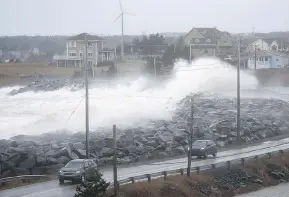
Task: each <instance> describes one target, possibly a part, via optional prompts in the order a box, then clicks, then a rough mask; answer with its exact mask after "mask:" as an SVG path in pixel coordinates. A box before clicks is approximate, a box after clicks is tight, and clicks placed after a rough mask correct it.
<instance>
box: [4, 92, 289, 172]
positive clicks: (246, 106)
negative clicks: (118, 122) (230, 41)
mask: <svg viewBox="0 0 289 197" xmlns="http://www.w3.org/2000/svg"><path fill="white" fill-rule="evenodd" d="M191 99H194V114H195V119H194V139H213V140H215V141H216V143H217V144H218V146H219V147H226V146H228V145H230V144H233V143H234V141H235V140H236V136H237V132H236V130H237V129H236V121H235V117H236V107H235V106H236V100H235V99H229V98H219V97H215V96H214V97H208V96H204V95H197V96H196V95H195V96H194V97H193V96H187V97H186V98H184V99H183V100H181V101H180V102H179V104H178V106H177V108H176V110H175V114H174V116H173V117H172V119H171V120H158V121H157V120H151V121H149V123H148V124H147V126H146V127H139V128H126V129H120V128H118V129H117V134H118V136H117V147H118V163H119V164H127V163H133V162H137V161H146V160H150V159H155V158H166V157H173V156H178V155H184V154H185V153H186V150H187V147H188V130H187V128H188V122H189V121H190V117H189V114H190V108H191ZM241 109H242V111H241V139H242V142H243V143H248V142H252V141H256V140H262V139H265V138H270V137H274V136H278V135H283V134H286V133H287V132H288V128H289V123H288V122H286V121H287V120H288V118H289V104H288V103H287V102H284V101H282V100H277V99H242V100H241ZM111 130H112V128H99V129H98V130H97V131H91V134H90V141H89V147H90V150H89V152H90V157H92V158H95V159H96V161H97V162H98V163H99V165H106V164H111V163H112V155H113V149H112V144H113V141H112V131H111ZM0 153H1V160H2V167H1V177H7V176H15V175H21V174H55V173H57V171H58V169H59V168H60V167H61V166H63V165H64V164H66V163H67V162H68V161H69V160H71V159H77V158H84V157H85V134H84V132H79V133H70V132H65V131H62V132H56V133H55V132H54V133H46V134H42V135H39V136H25V135H19V136H15V137H13V138H11V139H10V140H0Z"/></svg>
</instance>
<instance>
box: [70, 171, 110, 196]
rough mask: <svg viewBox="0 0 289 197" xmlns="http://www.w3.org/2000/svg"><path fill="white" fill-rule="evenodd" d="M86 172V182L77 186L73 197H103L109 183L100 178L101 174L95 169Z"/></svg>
mask: <svg viewBox="0 0 289 197" xmlns="http://www.w3.org/2000/svg"><path fill="white" fill-rule="evenodd" d="M87 174H88V175H87V177H86V182H85V183H81V184H80V185H79V186H77V188H76V194H75V195H74V197H104V196H105V195H106V194H105V192H106V189H107V188H108V186H109V183H107V182H106V181H105V180H104V179H103V178H102V174H101V173H100V172H99V171H98V170H96V169H91V171H90V172H88V173H87Z"/></svg>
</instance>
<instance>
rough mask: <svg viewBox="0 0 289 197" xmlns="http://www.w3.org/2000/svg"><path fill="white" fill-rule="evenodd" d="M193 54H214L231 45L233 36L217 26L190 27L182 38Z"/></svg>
mask: <svg viewBox="0 0 289 197" xmlns="http://www.w3.org/2000/svg"><path fill="white" fill-rule="evenodd" d="M183 42H184V45H185V46H189V47H190V49H191V53H192V55H193V56H195V57H197V56H203V55H205V56H215V55H218V54H220V53H222V52H223V51H225V53H226V51H228V50H229V51H230V50H231V49H232V47H233V37H232V36H231V34H230V33H228V32H226V31H219V30H218V29H217V28H192V29H191V31H189V32H188V33H187V34H186V35H185V36H184V39H183Z"/></svg>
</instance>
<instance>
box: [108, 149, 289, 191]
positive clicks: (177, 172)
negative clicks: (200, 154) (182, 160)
mask: <svg viewBox="0 0 289 197" xmlns="http://www.w3.org/2000/svg"><path fill="white" fill-rule="evenodd" d="M288 151H289V148H288V149H284V150H275V151H271V152H267V153H264V154H260V155H255V156H249V157H243V158H238V159H233V160H228V161H225V162H223V161H222V162H214V163H212V164H208V165H202V166H195V167H192V168H191V169H190V170H191V172H196V173H198V174H199V173H200V172H201V171H205V170H210V169H215V168H219V167H224V166H227V169H228V171H229V172H230V171H231V169H232V165H234V164H241V165H242V166H245V161H246V160H247V161H248V160H251V161H252V159H253V160H254V161H255V162H257V161H258V160H259V159H260V158H263V157H265V156H267V157H269V158H270V157H271V156H272V155H274V154H276V153H279V154H283V153H284V152H288ZM186 170H187V168H181V169H176V170H170V171H162V172H157V173H152V174H145V175H140V176H135V177H129V178H126V179H123V180H120V181H118V187H119V186H120V185H126V184H134V183H135V182H138V181H147V182H149V183H151V180H152V179H157V178H163V179H164V180H167V177H168V176H173V175H184V172H186ZM111 185H113V183H112V184H111ZM118 189H119V188H118Z"/></svg>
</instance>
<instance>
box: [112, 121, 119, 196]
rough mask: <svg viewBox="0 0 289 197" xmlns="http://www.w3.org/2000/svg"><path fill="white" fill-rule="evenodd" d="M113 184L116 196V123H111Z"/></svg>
mask: <svg viewBox="0 0 289 197" xmlns="http://www.w3.org/2000/svg"><path fill="white" fill-rule="evenodd" d="M113 184H114V196H118V182H117V148H116V125H113Z"/></svg>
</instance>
